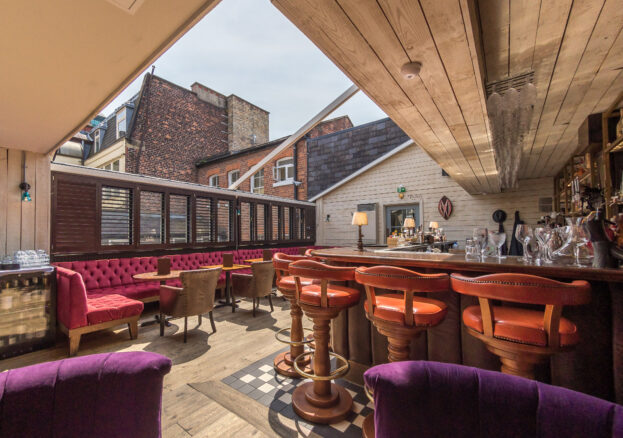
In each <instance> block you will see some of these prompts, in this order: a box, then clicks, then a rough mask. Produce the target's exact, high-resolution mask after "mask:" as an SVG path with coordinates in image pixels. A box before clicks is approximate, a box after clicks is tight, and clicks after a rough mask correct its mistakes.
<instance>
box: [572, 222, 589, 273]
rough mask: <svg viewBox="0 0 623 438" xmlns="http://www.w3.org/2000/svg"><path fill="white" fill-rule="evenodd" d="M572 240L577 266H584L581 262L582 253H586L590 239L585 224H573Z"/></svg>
mask: <svg viewBox="0 0 623 438" xmlns="http://www.w3.org/2000/svg"><path fill="white" fill-rule="evenodd" d="M570 234H571V240H572V241H573V255H574V256H575V266H584V265H583V264H582V263H581V262H580V257H581V255H582V254H586V252H588V251H587V249H588V248H587V244H588V241H589V236H588V231H587V230H586V227H585V226H584V225H572V226H571V233H570Z"/></svg>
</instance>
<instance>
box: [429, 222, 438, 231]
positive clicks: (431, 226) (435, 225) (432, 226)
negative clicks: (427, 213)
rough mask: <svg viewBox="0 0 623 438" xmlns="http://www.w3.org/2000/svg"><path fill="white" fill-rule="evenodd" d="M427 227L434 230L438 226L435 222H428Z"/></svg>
mask: <svg viewBox="0 0 623 438" xmlns="http://www.w3.org/2000/svg"><path fill="white" fill-rule="evenodd" d="M428 228H429V229H430V230H436V229H437V228H439V224H438V223H437V222H431V223H429V224H428Z"/></svg>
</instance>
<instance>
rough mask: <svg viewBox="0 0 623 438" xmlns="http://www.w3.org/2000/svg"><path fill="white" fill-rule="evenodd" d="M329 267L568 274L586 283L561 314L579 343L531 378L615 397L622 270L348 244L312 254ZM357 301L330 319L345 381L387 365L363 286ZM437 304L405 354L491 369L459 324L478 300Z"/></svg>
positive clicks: (621, 381) (622, 343)
mask: <svg viewBox="0 0 623 438" xmlns="http://www.w3.org/2000/svg"><path fill="white" fill-rule="evenodd" d="M313 254H314V255H315V256H318V257H321V258H323V259H326V260H327V262H328V263H329V264H332V265H340V266H364V265H365V266H370V265H388V266H401V267H405V268H407V269H412V270H414V271H418V272H422V273H433V272H446V273H452V272H460V273H463V274H465V275H471V276H477V275H484V274H488V273H497V272H514V273H524V274H532V275H538V276H542V277H547V278H552V279H556V280H559V281H572V280H576V279H582V280H587V281H589V282H590V283H591V288H592V291H591V303H590V304H588V305H586V306H567V307H565V308H564V309H563V316H565V317H566V318H568V319H570V320H571V321H573V322H574V323H575V324H576V326H577V327H578V331H579V333H580V338H581V340H580V343H579V344H578V345H577V346H576V347H575V350H573V351H571V352H566V353H561V354H558V355H555V356H553V357H552V359H551V360H550V363H549V366H547V365H546V366H543V367H541V368H539V369H538V370H537V376H538V377H537V379H538V380H541V381H544V382H548V383H552V384H555V385H559V386H564V387H567V388H571V389H574V390H577V391H581V392H584V393H587V394H591V395H594V396H596V397H600V398H603V399H607V400H612V401H617V402H618V403H622V402H623V269H608V268H606V269H596V268H592V267H576V266H573V263H572V261H571V260H563V261H556V262H555V263H553V264H542V265H540V266H537V265H534V264H525V263H524V262H522V261H521V258H520V257H513V256H508V257H507V258H505V259H502V260H501V261H498V260H497V258H494V257H490V258H486V259H485V261H484V262H481V261H472V260H465V256H464V255H462V254H446V253H420V252H399V251H387V250H382V249H374V250H373V249H371V250H366V251H364V252H359V251H357V250H356V249H350V248H328V249H319V250H315V251H313ZM351 286H353V287H358V288H359V289H360V290H361V297H360V300H359V304H358V305H356V306H353V307H351V308H349V309H348V310H347V311H345V312H342V313H341V314H340V316H339V317H338V318H337V319H335V320H334V321H333V323H332V330H331V338H332V339H331V342H332V346H333V349H334V350H335V351H336V352H337V353H338V354H342V355H344V356H345V357H347V358H348V359H349V361H350V363H351V366H352V369H353V372H352V374H351V376H350V378H351V379H353V380H359V376H360V374H361V372H362V371H363V370H365V369H367V368H368V367H370V366H371V365H373V364H378V363H383V362H387V340H386V339H385V337H384V336H382V335H380V334H378V332H377V331H376V329H375V328H374V327H372V325H371V324H370V322H369V321H368V320H367V319H366V316H365V313H364V310H363V303H364V301H365V292H364V290H363V287H360V286H359V285H357V284H351ZM429 296H430V297H431V298H436V299H438V300H441V301H444V302H445V303H446V305H447V306H448V313H447V315H446V318H445V320H444V322H442V323H441V324H440V325H439V326H437V327H435V328H433V329H430V330H428V331H426V332H424V333H423V334H422V335H421V336H420V337H419V338H418V339H416V340H414V341H413V342H412V344H411V359H415V360H417V359H425V360H433V361H439V362H451V363H462V364H465V365H470V366H475V367H479V368H485V369H490V370H497V371H499V368H500V362H499V359H498V358H497V357H496V356H494V355H493V354H492V353H490V352H489V351H488V350H487V349H486V348H485V346H484V344H483V343H482V342H480V341H479V340H477V339H475V338H474V337H472V336H471V335H469V334H468V333H467V332H466V329H465V328H464V327H463V324H462V322H461V314H462V311H463V309H464V308H465V307H467V306H471V305H475V304H478V301H477V299H476V298H474V297H469V296H465V295H459V294H457V293H455V292H452V291H448V292H443V293H436V294H429Z"/></svg>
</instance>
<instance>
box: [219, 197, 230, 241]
mask: <svg viewBox="0 0 623 438" xmlns="http://www.w3.org/2000/svg"><path fill="white" fill-rule="evenodd" d="M229 205H230V203H229V201H223V200H219V201H218V203H217V206H216V224H217V229H216V238H217V242H229V241H231V227H230V221H229V218H230V211H229V210H230V208H229Z"/></svg>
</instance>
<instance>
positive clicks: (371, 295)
mask: <svg viewBox="0 0 623 438" xmlns="http://www.w3.org/2000/svg"><path fill="white" fill-rule="evenodd" d="M355 280H357V282H358V283H359V284H363V285H364V287H365V289H366V299H367V301H368V317H369V318H370V319H372V318H374V308H375V307H376V291H375V288H379V289H389V290H393V291H400V292H403V293H404V309H405V324H406V325H408V326H412V325H413V324H414V322H413V293H414V292H446V291H448V290H450V277H448V274H420V273H419V272H414V271H410V270H408V269H404V268H397V267H394V266H372V267H369V268H366V267H363V266H362V267H359V268H357V270H356V271H355Z"/></svg>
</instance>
